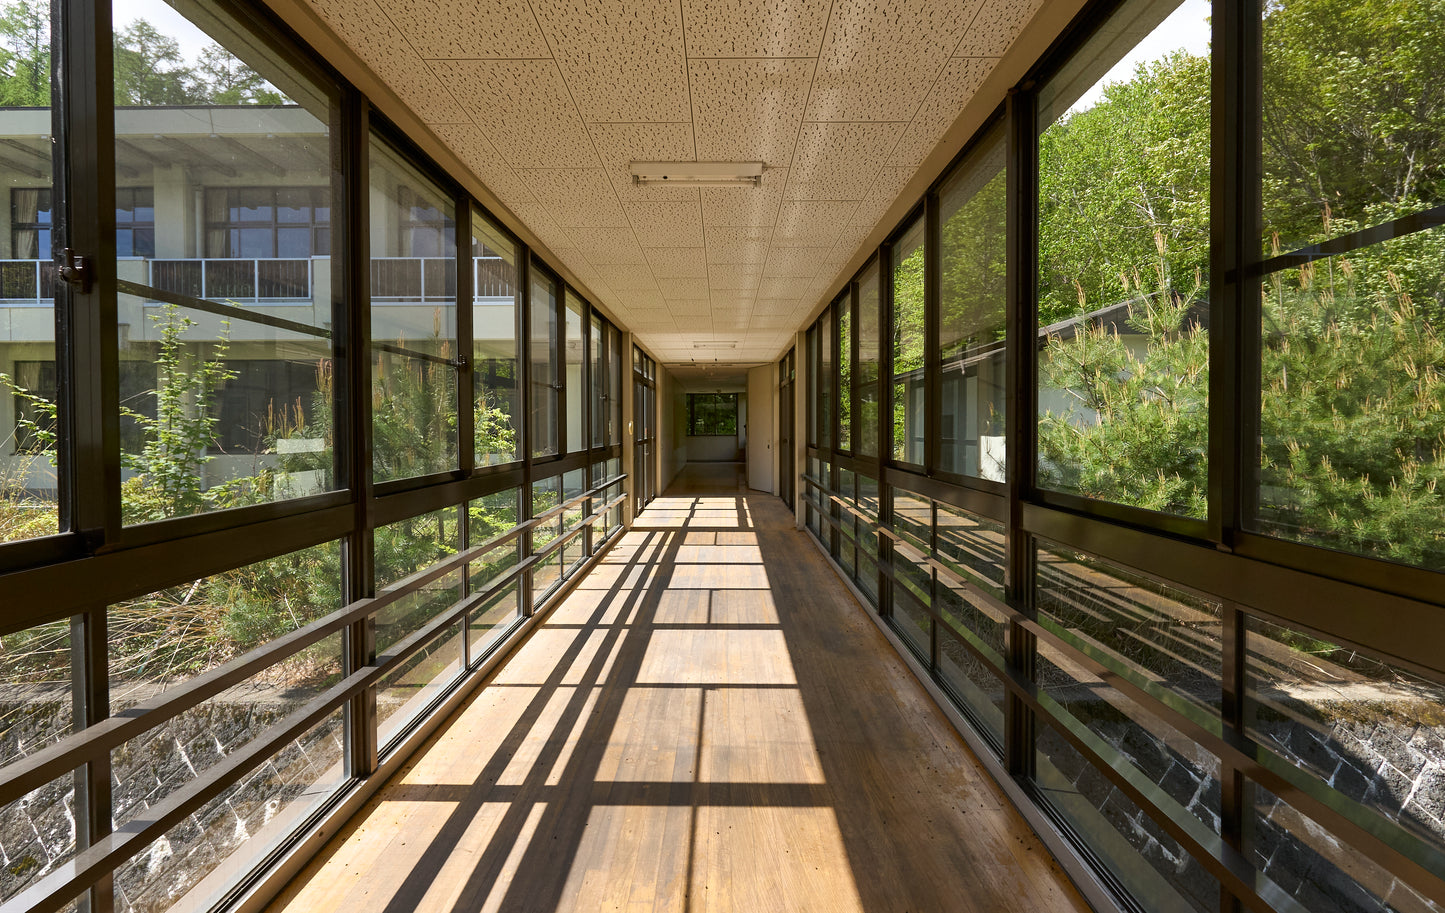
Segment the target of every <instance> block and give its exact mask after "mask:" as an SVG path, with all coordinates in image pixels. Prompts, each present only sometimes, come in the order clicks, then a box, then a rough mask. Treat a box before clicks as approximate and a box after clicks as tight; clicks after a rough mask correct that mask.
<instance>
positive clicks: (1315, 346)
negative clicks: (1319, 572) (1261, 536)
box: [1039, 0, 1445, 567]
mask: <svg viewBox="0 0 1445 913" xmlns="http://www.w3.org/2000/svg"><path fill="white" fill-rule="evenodd" d="M1442 22H1445V3H1442V0H1421V2H1414V0H1410V2H1397V0H1363V2H1356V0H1352V2H1344V0H1280V2H1274V3H1271V4H1270V5H1269V6H1268V8H1267V10H1266V12H1265V26H1264V38H1265V46H1264V71H1263V72H1264V80H1265V124H1264V150H1263V153H1264V156H1263V161H1262V166H1263V176H1264V185H1263V188H1262V196H1263V200H1264V212H1263V216H1264V224H1265V231H1266V238H1265V242H1264V243H1265V247H1264V250H1263V253H1264V255H1265V256H1273V255H1278V254H1281V253H1285V252H1288V251H1290V250H1293V249H1296V248H1298V247H1300V246H1302V245H1307V244H1312V243H1316V242H1318V241H1320V240H1323V239H1326V238H1332V237H1339V236H1341V235H1344V234H1347V233H1349V232H1352V231H1355V230H1358V229H1360V228H1364V227H1368V226H1371V225H1376V224H1380V223H1382V222H1385V221H1389V220H1391V219H1394V218H1396V217H1398V216H1400V215H1402V214H1407V213H1413V212H1419V211H1421V210H1424V209H1427V208H1430V207H1433V206H1438V205H1439V204H1440V203H1441V201H1442V196H1445V83H1442V82H1441V81H1440V79H1439V76H1438V74H1439V73H1440V72H1441V71H1442V70H1445V29H1442V28H1441V23H1442ZM1207 105H1208V63H1207V61H1206V60H1204V59H1202V58H1196V57H1191V56H1189V55H1186V54H1182V53H1181V54H1174V55H1171V56H1169V57H1166V58H1165V59H1163V60H1161V61H1158V62H1156V63H1153V64H1150V65H1146V66H1140V67H1139V68H1138V69H1137V70H1136V71H1135V74H1134V77H1133V78H1132V79H1131V80H1129V81H1127V82H1124V83H1121V84H1118V85H1114V86H1111V87H1109V88H1107V89H1106V90H1105V91H1104V93H1103V97H1102V100H1101V101H1100V102H1099V103H1098V104H1097V105H1095V106H1094V107H1092V108H1090V109H1088V110H1086V111H1081V112H1076V113H1073V114H1071V115H1069V116H1067V117H1065V118H1064V119H1062V120H1061V121H1060V122H1059V123H1057V124H1055V125H1053V126H1052V127H1050V128H1049V129H1048V130H1047V131H1045V133H1044V135H1043V137H1042V140H1041V149H1040V158H1041V165H1042V173H1041V177H1040V193H1041V206H1042V224H1041V232H1040V274H1039V284H1040V297H1041V300H1040V308H1041V314H1040V322H1041V323H1044V324H1048V323H1052V322H1054V321H1056V320H1060V319H1063V318H1068V317H1072V316H1075V315H1081V314H1091V313H1094V312H1098V311H1100V310H1101V309H1103V308H1106V307H1108V306H1110V305H1115V304H1119V303H1122V302H1129V303H1130V317H1129V319H1128V323H1127V326H1128V328H1129V331H1130V332H1127V333H1121V332H1118V331H1117V330H1111V329H1107V328H1106V327H1105V326H1103V325H1102V324H1101V322H1100V321H1099V320H1097V319H1092V318H1090V319H1085V320H1083V321H1081V322H1079V323H1078V325H1076V326H1074V327H1072V328H1070V331H1061V332H1059V333H1057V334H1055V335H1053V336H1051V337H1050V338H1049V339H1048V341H1047V347H1046V350H1045V352H1044V354H1043V359H1042V364H1041V375H1042V378H1041V384H1042V386H1043V387H1044V388H1046V390H1048V391H1050V394H1051V395H1052V396H1053V397H1055V398H1063V399H1065V400H1068V401H1070V406H1069V407H1067V408H1057V407H1056V408H1054V409H1052V410H1050V411H1047V412H1046V414H1044V415H1042V416H1041V418H1040V424H1039V445H1040V470H1039V471H1040V474H1041V476H1042V478H1043V480H1044V482H1045V484H1048V485H1051V486H1054V487H1060V488H1063V489H1065V490H1070V491H1077V492H1079V493H1081V494H1085V495H1088V496H1090V497H1098V498H1103V499H1107V500H1110V501H1114V502H1118V503H1124V504H1130V505H1135V506H1140V507H1145V508H1149V509H1154V510H1161V511H1167V512H1170V513H1176V514H1184V515H1189V516H1203V514H1204V510H1205V499H1206V495H1207V490H1208V478H1209V467H1208V463H1207V459H1206V455H1207V446H1206V445H1207V416H1208V402H1207V388H1208V348H1207V342H1208V340H1207V333H1206V332H1205V331H1204V330H1203V329H1201V328H1200V326H1199V323H1198V321H1197V319H1196V318H1194V317H1192V316H1191V314H1196V313H1198V308H1199V307H1200V306H1202V303H1203V301H1204V300H1205V298H1206V296H1205V294H1204V291H1203V288H1204V285H1205V283H1206V282H1207V273H1206V272H1205V270H1206V268H1207V255H1208V226H1209V209H1208V199H1209V194H1208V190H1209V187H1208V177H1209V145H1208V143H1209V120H1208V107H1207ZM1442 263H1445V231H1441V230H1439V229H1436V230H1433V231H1423V232H1417V233H1415V234H1411V235H1408V236H1406V237H1403V238H1399V239H1396V240H1393V241H1390V242H1387V243H1382V244H1376V245H1372V246H1369V247H1366V248H1363V249H1361V250H1357V251H1354V252H1352V253H1351V254H1349V255H1347V256H1339V257H1333V258H1326V259H1321V260H1317V261H1315V262H1313V263H1310V264H1308V265H1306V266H1305V267H1303V268H1297V269H1291V270H1284V271H1279V272H1275V273H1273V274H1271V275H1270V276H1269V277H1267V278H1266V280H1265V284H1264V287H1263V288H1262V289H1261V293H1262V296H1263V302H1264V323H1263V326H1262V327H1261V333H1262V336H1261V354H1260V357H1261V362H1260V365H1259V368H1260V376H1261V378H1262V381H1263V388H1262V395H1261V399H1260V402H1259V407H1258V408H1259V426H1258V432H1259V442H1260V447H1261V451H1260V462H1259V466H1258V469H1257V471H1258V478H1257V484H1258V493H1259V508H1258V516H1257V521H1256V522H1257V524H1258V526H1259V527H1260V528H1262V529H1263V530H1265V531H1268V532H1271V533H1273V534H1276V535H1280V536H1285V537H1289V538H1296V539H1300V540H1304V541H1309V542H1314V543H1318V544H1322V545H1326V546H1331V547H1334V548H1339V549H1342V550H1345V551H1351V552H1356V553H1361V554H1367V555H1374V556H1379V557H1386V558H1391V559H1394V560H1399V561H1404V562H1408V563H1412V564H1422V565H1425V566H1433V567H1440V566H1442V564H1445V532H1442V530H1445V498H1442V492H1441V490H1440V485H1441V482H1442V481H1445V381H1442V376H1445V345H1442V342H1441V335H1440V329H1439V328H1440V321H1441V320H1442V319H1445V291H1442V288H1445V283H1442V272H1445V271H1442V268H1441V265H1442ZM1131 337H1132V338H1131Z"/></svg>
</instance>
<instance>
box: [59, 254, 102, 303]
mask: <svg viewBox="0 0 1445 913" xmlns="http://www.w3.org/2000/svg"><path fill="white" fill-rule="evenodd" d="M60 278H62V279H64V280H65V281H66V282H68V283H70V284H71V285H74V286H77V287H78V288H79V290H80V291H81V293H82V294H83V293H85V292H88V291H90V283H91V281H92V280H93V279H94V278H95V272H94V270H93V269H92V266H91V259H90V258H89V257H82V256H81V255H80V254H77V253H76V252H75V251H73V250H71V249H70V248H68V247H67V248H66V249H65V250H62V251H61V252H60Z"/></svg>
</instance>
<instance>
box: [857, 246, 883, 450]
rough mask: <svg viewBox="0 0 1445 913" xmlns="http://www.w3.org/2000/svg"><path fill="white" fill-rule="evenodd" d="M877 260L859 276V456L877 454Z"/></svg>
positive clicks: (878, 377)
mask: <svg viewBox="0 0 1445 913" xmlns="http://www.w3.org/2000/svg"><path fill="white" fill-rule="evenodd" d="M878 307H879V302H878V260H877V258H874V259H873V261H872V262H871V263H869V265H868V267H867V268H866V269H864V270H863V275H862V276H860V277H859V279H858V376H857V389H858V394H857V396H858V418H857V421H856V422H855V424H856V425H857V432H856V434H855V441H856V442H855V444H854V447H855V449H856V450H857V453H858V455H859V456H866V457H877V456H878V405H879V402H880V395H881V394H880V389H879V384H880V383H881V381H882V377H881V375H880V370H881V367H880V365H879V338H880V337H879V331H878V321H879V318H880V314H879V311H878Z"/></svg>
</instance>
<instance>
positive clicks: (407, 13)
mask: <svg viewBox="0 0 1445 913" xmlns="http://www.w3.org/2000/svg"><path fill="white" fill-rule="evenodd" d="M383 8H384V9H385V10H386V14H387V16H389V17H390V18H391V21H392V22H393V23H394V24H395V25H396V28H397V30H398V31H400V32H401V33H402V34H403V35H405V36H406V38H407V40H408V41H410V42H411V43H412V46H413V47H415V48H416V49H417V50H418V51H420V52H421V53H422V55H423V56H426V57H551V56H552V52H551V51H550V50H548V49H547V41H546V39H544V38H543V37H542V30H541V29H539V28H537V20H536V18H535V17H534V16H533V15H532V9H531V7H529V6H528V5H527V2H526V0H385V3H384V4H383Z"/></svg>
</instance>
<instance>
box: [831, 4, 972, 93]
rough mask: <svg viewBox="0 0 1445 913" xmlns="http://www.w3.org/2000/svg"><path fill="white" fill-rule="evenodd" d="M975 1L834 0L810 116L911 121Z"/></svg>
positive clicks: (970, 12) (951, 48)
mask: <svg viewBox="0 0 1445 913" xmlns="http://www.w3.org/2000/svg"><path fill="white" fill-rule="evenodd" d="M979 3H980V0H963V2H959V0H839V2H838V3H836V4H835V5H834V7H833V14H832V16H831V18H830V19H829V21H828V35H827V37H826V38H824V39H823V51H822V54H821V55H820V56H819V58H818V75H817V77H816V78H815V79H814V80H813V91H812V94H811V95H810V96H809V99H808V112H807V119H808V120H810V121H850V120H875V121H886V120H904V121H907V120H911V119H912V117H913V114H914V112H915V111H917V109H918V105H919V103H920V102H922V101H923V97H924V96H925V95H927V94H928V89H929V87H930V86H932V85H933V82H934V80H935V79H936V78H937V76H938V72H939V70H941V69H942V68H943V64H944V61H946V60H947V59H948V57H949V56H950V55H951V54H952V53H953V52H954V51H953V49H954V48H955V47H956V46H957V45H958V41H959V39H960V38H961V37H963V34H964V32H965V31H966V30H967V28H968V24H969V23H970V22H971V21H972V20H973V17H974V13H975V12H976V11H977V10H978V5H979Z"/></svg>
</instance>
